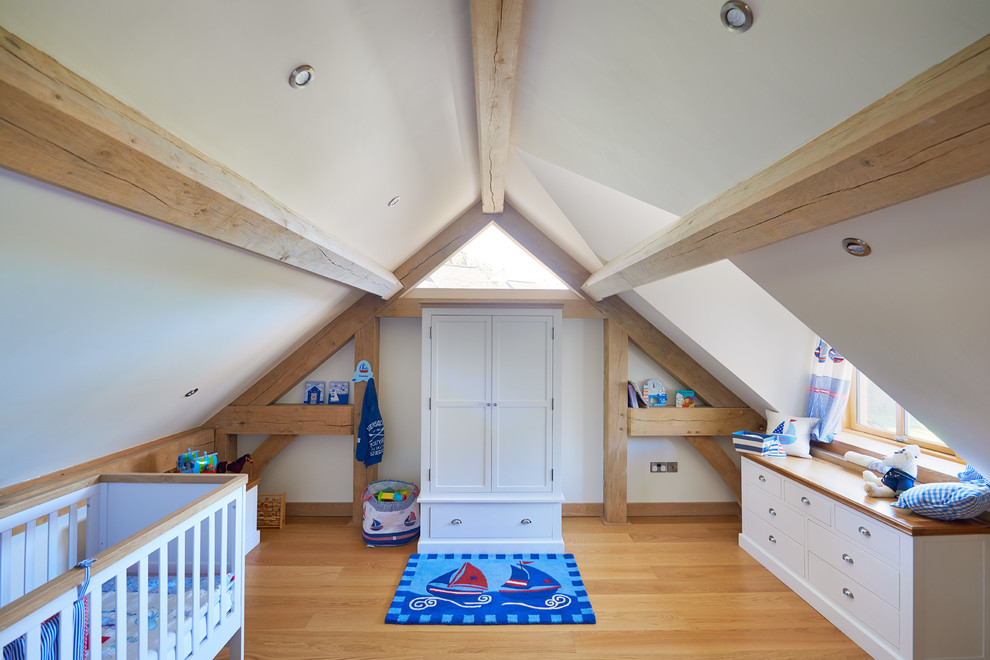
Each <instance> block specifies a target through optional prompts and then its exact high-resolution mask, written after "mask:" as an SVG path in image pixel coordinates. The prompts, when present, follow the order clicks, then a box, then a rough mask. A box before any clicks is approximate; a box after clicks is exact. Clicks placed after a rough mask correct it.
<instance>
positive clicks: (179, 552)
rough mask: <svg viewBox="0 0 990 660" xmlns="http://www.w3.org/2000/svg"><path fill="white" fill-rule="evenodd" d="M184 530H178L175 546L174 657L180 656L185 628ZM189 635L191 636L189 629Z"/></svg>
mask: <svg viewBox="0 0 990 660" xmlns="http://www.w3.org/2000/svg"><path fill="white" fill-rule="evenodd" d="M185 602H186V530H185V529H183V530H182V531H180V532H179V537H178V539H177V541H176V548H175V603H176V607H175V616H176V619H175V644H176V647H175V657H176V658H179V657H182V654H181V653H180V652H179V651H180V649H181V648H182V638H183V636H184V635H185V629H186V606H185ZM189 637H190V638H191V637H192V632H191V631H190V633H189Z"/></svg>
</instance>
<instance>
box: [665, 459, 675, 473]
mask: <svg viewBox="0 0 990 660" xmlns="http://www.w3.org/2000/svg"><path fill="white" fill-rule="evenodd" d="M667 472H677V461H668V462H667Z"/></svg>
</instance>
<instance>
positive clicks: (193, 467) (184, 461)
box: [175, 449, 217, 474]
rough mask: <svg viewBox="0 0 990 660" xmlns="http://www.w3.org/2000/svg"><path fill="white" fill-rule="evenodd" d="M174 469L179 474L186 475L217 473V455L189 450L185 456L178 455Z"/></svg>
mask: <svg viewBox="0 0 990 660" xmlns="http://www.w3.org/2000/svg"><path fill="white" fill-rule="evenodd" d="M175 468H176V469H177V470H178V471H179V472H184V473H186V474H200V473H210V472H216V471H217V455H216V454H207V453H206V452H205V451H204V452H202V455H200V452H198V451H194V450H192V449H190V450H189V451H187V452H186V453H185V454H180V455H179V460H177V461H176V462H175Z"/></svg>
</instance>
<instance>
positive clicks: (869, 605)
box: [808, 554, 900, 646]
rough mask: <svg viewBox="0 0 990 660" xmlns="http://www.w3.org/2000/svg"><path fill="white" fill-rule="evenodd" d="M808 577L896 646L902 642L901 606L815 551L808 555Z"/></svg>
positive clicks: (826, 594) (812, 582) (837, 603)
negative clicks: (890, 603) (899, 614)
mask: <svg viewBox="0 0 990 660" xmlns="http://www.w3.org/2000/svg"><path fill="white" fill-rule="evenodd" d="M808 581H809V582H810V583H811V585H812V586H813V587H815V588H816V589H818V591H820V592H822V593H823V594H825V596H826V597H828V598H829V600H831V601H832V602H833V603H835V604H836V605H838V606H839V607H841V608H842V609H844V610H846V611H847V612H849V613H850V614H852V615H853V616H855V617H856V618H857V619H859V620H860V621H862V622H863V623H864V624H866V626H867V627H868V628H870V629H871V630H873V631H875V632H876V633H877V634H878V635H880V636H881V637H883V638H884V639H886V640H887V641H888V642H890V643H891V644H893V645H894V646H898V645H899V644H900V634H899V630H900V623H899V617H898V610H897V608H895V607H892V606H891V605H889V604H887V603H886V602H884V601H883V599H881V598H879V597H877V596H876V595H875V594H873V593H872V592H871V591H870V590H869V589H867V588H866V587H864V586H863V585H861V584H860V583H858V582H856V581H855V580H853V579H851V578H849V577H847V576H845V575H843V574H842V573H840V572H839V571H837V570H835V569H834V568H832V567H831V566H829V565H828V564H826V563H825V562H824V561H822V560H821V559H819V558H818V557H816V556H815V555H813V554H812V555H809V556H808Z"/></svg>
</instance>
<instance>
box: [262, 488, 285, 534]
mask: <svg viewBox="0 0 990 660" xmlns="http://www.w3.org/2000/svg"><path fill="white" fill-rule="evenodd" d="M284 524H285V493H280V494H278V495H258V529H263V528H267V529H282V526H283V525H284Z"/></svg>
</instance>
